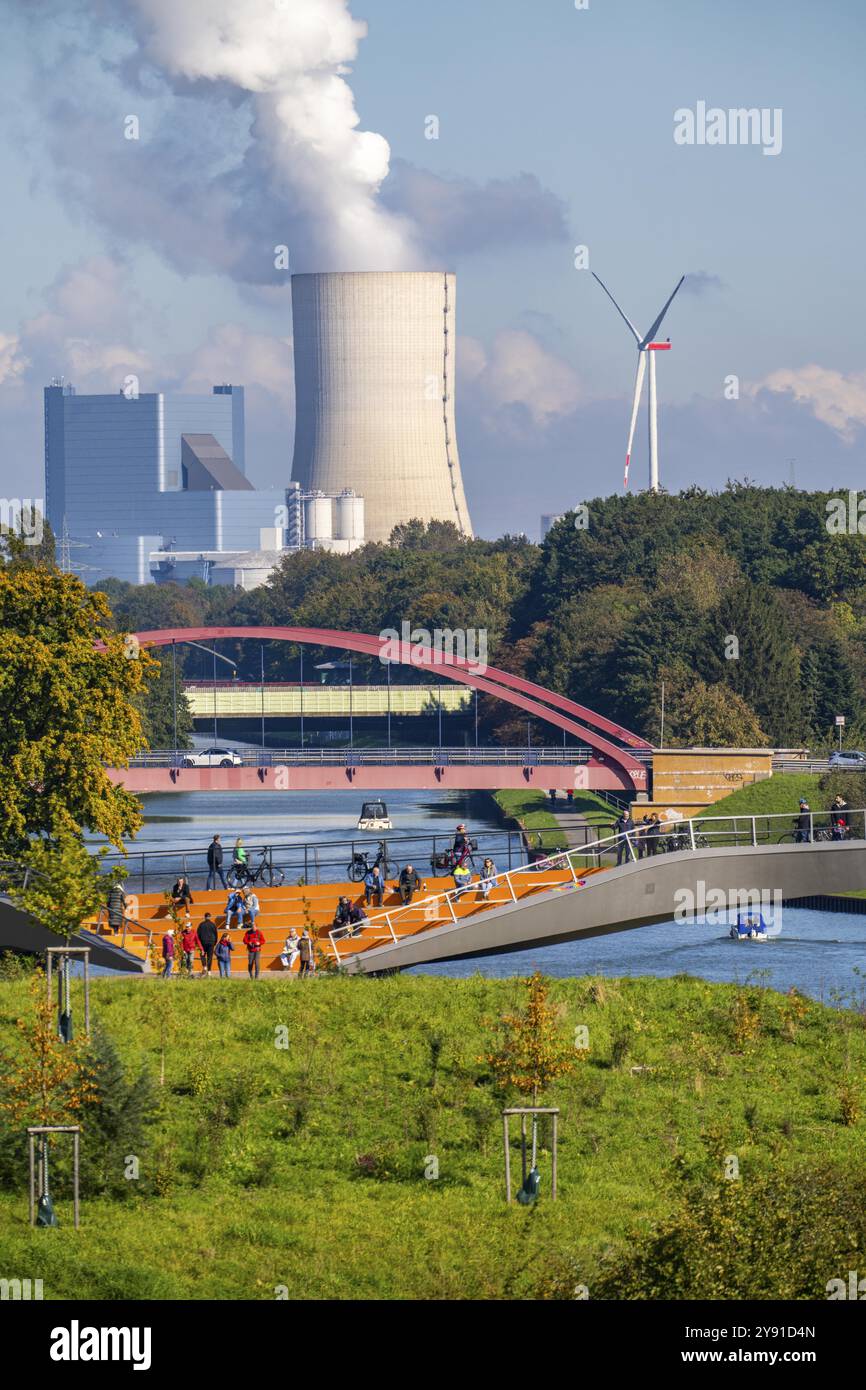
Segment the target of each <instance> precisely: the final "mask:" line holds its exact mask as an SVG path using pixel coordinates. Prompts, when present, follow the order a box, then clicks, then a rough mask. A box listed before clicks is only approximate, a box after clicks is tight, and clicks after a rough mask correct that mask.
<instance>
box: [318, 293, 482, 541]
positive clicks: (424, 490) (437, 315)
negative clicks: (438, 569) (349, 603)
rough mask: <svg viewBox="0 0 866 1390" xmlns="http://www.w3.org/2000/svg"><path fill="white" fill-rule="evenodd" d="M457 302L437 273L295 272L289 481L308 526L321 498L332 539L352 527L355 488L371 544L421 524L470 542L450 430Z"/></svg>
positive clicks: (321, 516)
mask: <svg viewBox="0 0 866 1390" xmlns="http://www.w3.org/2000/svg"><path fill="white" fill-rule="evenodd" d="M455 297H456V278H455V276H454V275H451V274H447V273H444V272H440V271H399V272H393V273H391V272H378V271H377V272H357V273H353V274H350V273H333V274H321V275H294V276H293V277H292V314H293V333H294V355H295V400H296V422H295V452H294V462H293V465H292V480H293V482H294V483H295V484H297V486H298V488H299V489H300V490H301V491H302V492H303V493H304V494H306V495H307V497H308V498H309V501H308V502H306V503H305V504H304V505H305V512H306V513H307V515H308V516H309V519H310V523H311V525H312V527H313V529H314V530H317V529H319V528H320V527H322V526H324V525H325V524H326V518H325V512H324V508H322V507H317V505H316V503H317V501H318V500H319V499H318V498H317V497H316V494H323V495H324V499H325V500H327V499H329V498H330V499H332V508H333V510H332V515H333V514H334V513H336V512H337V510H338V509H340V508H341V507H342V511H341V513H340V518H339V522H338V523H337V525H336V527H335V535H336V533H337V532H339V535H340V539H343V535H344V532H345V531H346V530H351V529H352V527H353V526H354V528H355V529H356V530H357V529H358V518H357V507H353V506H352V505H351V503H352V502H355V503H357V501H359V500H360V498H354V499H351V501H350V500H349V499H350V494H351V492H352V491H354V492H355V493H357V494H360V497H363V520H362V523H361V527H360V529H361V532H362V534H364V535H365V537H366V540H368V541H387V540H389V538H390V536H391V532H392V531H393V529H394V527H395V526H397V525H399V524H401V523H404V522H407V521H410V520H412V519H413V518H416V517H417V518H420V519H421V520H423V521H433V520H436V521H451V522H453V523H454V525H455V526H456V527H457V528H458V530H459V531H460V532H461V533H462V534H463V535H465V536H467V537H468V536H471V535H472V524H471V522H470V519H469V511H468V508H467V506H466V497H465V495H464V491H463V479H462V476H461V473H460V458H459V455H458V451H457V436H456V431H455V425H454V355H455V341H456V332H455ZM344 497H345V498H346V499H347V500H346V501H345V502H342V498H344ZM307 509H309V510H307ZM353 514H354V517H355V519H354V521H352V520H351V519H350V518H351V516H352V515H353ZM308 529H309V528H308ZM307 543H309V541H308V542H307Z"/></svg>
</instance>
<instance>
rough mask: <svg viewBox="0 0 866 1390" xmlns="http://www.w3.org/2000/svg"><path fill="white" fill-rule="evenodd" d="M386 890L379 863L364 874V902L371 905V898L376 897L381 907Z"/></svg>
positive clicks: (377, 904)
mask: <svg viewBox="0 0 866 1390" xmlns="http://www.w3.org/2000/svg"><path fill="white" fill-rule="evenodd" d="M384 892H385V884H384V882H383V880H382V875H381V874H380V873H379V865H378V864H374V865H373V867H372V869H370V870H369V872H368V873H367V874H365V876H364V902H365V903H366V905H367V907H369V906H370V900H371V898H376V899H377V902H376V906H377V907H381V906H382V895H383V894H384Z"/></svg>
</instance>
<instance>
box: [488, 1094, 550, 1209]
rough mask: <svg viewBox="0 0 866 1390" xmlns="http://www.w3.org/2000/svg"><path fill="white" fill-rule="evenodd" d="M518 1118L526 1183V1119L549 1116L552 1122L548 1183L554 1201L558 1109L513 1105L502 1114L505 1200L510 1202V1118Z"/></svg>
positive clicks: (545, 1106) (544, 1106)
mask: <svg viewBox="0 0 866 1390" xmlns="http://www.w3.org/2000/svg"><path fill="white" fill-rule="evenodd" d="M512 1115H519V1116H520V1137H521V1141H522V1145H521V1158H522V1161H523V1182H524V1183H525V1182H526V1117H527V1115H532V1116H533V1117H537V1116H538V1115H550V1116H551V1117H552V1120H553V1142H552V1144H551V1157H552V1167H553V1171H552V1174H551V1182H550V1199H551V1201H553V1202H555V1201H556V1166H557V1165H556V1160H557V1139H558V1135H559V1107H558V1106H556V1105H554V1106H550V1105H513V1106H510V1107H509V1108H508V1109H507V1110H503V1112H502V1142H503V1145H504V1148H505V1200H506V1202H507V1203H510V1202H511V1116H512Z"/></svg>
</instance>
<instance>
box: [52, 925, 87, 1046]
mask: <svg viewBox="0 0 866 1390" xmlns="http://www.w3.org/2000/svg"><path fill="white" fill-rule="evenodd" d="M45 955H46V967H47V968H46V971H45V980H46V986H47V990H48V1002H49V1004H50V1003H51V979H52V965H53V959H54V957H55V956H60V957H61V960H59V961H58V962H57V966H58V969H57V1019H58V1033H59V1031H60V1015H61V1014H62V1013H63V969H62V958H64V957H65V958H66V959H67V960H68V959H69V957H70V956H83V957H84V1036H85V1037H87V1038H89V1037H90V947H89V946H49V947H48V948H47V950H46V952H45Z"/></svg>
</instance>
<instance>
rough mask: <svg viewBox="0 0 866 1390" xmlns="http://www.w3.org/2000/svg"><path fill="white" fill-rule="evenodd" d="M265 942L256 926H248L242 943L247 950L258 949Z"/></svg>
mask: <svg viewBox="0 0 866 1390" xmlns="http://www.w3.org/2000/svg"><path fill="white" fill-rule="evenodd" d="M264 944H265V938H264V937H263V936H262V934H261V932H260V931H259V929H258V927H250V929H249V931H248V932H244V945H245V946H246V948H247V950H248V951H260V950H261V949H262V947H263V946H264Z"/></svg>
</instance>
